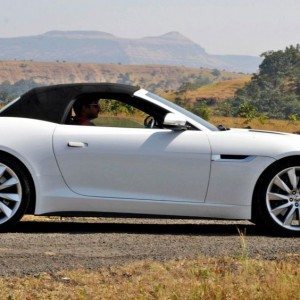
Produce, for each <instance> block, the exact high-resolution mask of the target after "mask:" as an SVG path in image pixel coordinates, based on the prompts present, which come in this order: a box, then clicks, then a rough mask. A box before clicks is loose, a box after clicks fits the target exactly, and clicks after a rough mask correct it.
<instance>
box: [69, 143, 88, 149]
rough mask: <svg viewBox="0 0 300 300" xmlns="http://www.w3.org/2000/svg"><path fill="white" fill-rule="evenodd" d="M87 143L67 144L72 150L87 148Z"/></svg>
mask: <svg viewBox="0 0 300 300" xmlns="http://www.w3.org/2000/svg"><path fill="white" fill-rule="evenodd" d="M87 146H88V143H83V142H69V143H68V147H72V148H84V147H87Z"/></svg>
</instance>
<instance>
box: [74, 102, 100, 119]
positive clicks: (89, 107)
mask: <svg viewBox="0 0 300 300" xmlns="http://www.w3.org/2000/svg"><path fill="white" fill-rule="evenodd" d="M73 109H74V112H75V114H76V116H77V117H85V118H87V119H89V120H92V119H96V118H97V117H98V114H99V112H100V106H99V100H98V98H95V97H89V96H85V97H81V98H79V99H77V100H76V102H75V103H74V105H73Z"/></svg>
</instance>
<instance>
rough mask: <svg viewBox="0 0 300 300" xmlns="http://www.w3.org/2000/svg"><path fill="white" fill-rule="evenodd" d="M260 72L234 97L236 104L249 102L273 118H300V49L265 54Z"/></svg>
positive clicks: (294, 48)
mask: <svg viewBox="0 0 300 300" xmlns="http://www.w3.org/2000/svg"><path fill="white" fill-rule="evenodd" d="M262 56H263V57H264V60H263V62H262V63H261V65H260V66H259V73H258V74H254V75H253V77H252V79H251V81H250V82H249V83H248V84H246V86H245V87H244V88H242V89H240V90H238V91H237V92H236V94H235V99H234V101H233V102H232V103H233V105H236V106H237V107H239V106H240V105H241V104H243V103H245V102H247V103H249V104H251V105H253V106H254V107H255V108H256V109H257V111H258V112H260V113H264V114H266V115H268V116H269V117H273V118H288V116H290V115H291V114H293V113H294V114H296V115H298V116H299V115H300V46H299V45H297V46H290V47H287V48H286V49H285V50H284V51H282V50H279V51H268V52H265V53H263V54H262Z"/></svg>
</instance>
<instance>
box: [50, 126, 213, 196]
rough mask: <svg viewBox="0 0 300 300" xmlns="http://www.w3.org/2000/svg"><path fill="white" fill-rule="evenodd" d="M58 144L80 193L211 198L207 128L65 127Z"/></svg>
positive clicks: (71, 184)
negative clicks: (209, 195)
mask: <svg viewBox="0 0 300 300" xmlns="http://www.w3.org/2000/svg"><path fill="white" fill-rule="evenodd" d="M69 143H71V144H69ZM68 144H69V145H68ZM53 146H54V153H55V156H56V158H57V162H58V165H59V168H60V170H61V172H62V175H63V177H64V180H65V182H66V183H67V185H68V186H69V188H70V189H72V190H73V191H74V192H76V193H78V194H81V195H86V196H95V197H101V198H125V199H141V200H146V199H147V200H159V201H162V200H168V201H204V199H205V195H206V191H207V186H208V180H209V173H210V157H211V150H210V146H209V142H208V139H207V136H206V134H205V133H204V132H201V131H181V132H175V131H171V130H163V129H133V128H109V127H92V126H70V125H59V126H57V128H56V131H55V133H54V138H53Z"/></svg>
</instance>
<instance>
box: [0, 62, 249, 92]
mask: <svg viewBox="0 0 300 300" xmlns="http://www.w3.org/2000/svg"><path fill="white" fill-rule="evenodd" d="M211 72H212V71H211V70H210V69H200V68H188V67H183V66H167V65H118V64H91V63H70V62H35V61H0V83H2V82H4V81H9V82H10V83H14V82H17V81H19V80H22V79H24V80H29V79H30V80H34V81H35V82H37V83H40V84H59V83H75V82H118V81H119V80H120V75H121V76H125V77H126V78H127V77H128V78H129V79H130V82H131V84H133V85H140V86H142V87H144V88H145V87H149V86H151V85H159V86H160V88H161V89H172V90H176V89H178V88H179V86H180V85H181V83H182V82H183V81H185V80H186V78H191V77H192V76H193V77H197V76H203V77H207V78H209V79H211V80H216V79H215V78H214V76H213V75H212V74H211ZM242 76H244V75H241V74H237V73H232V72H227V71H222V72H221V76H220V78H221V77H222V78H231V79H234V78H240V77H242ZM155 89H156V88H155ZM151 90H153V86H152V88H151Z"/></svg>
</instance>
